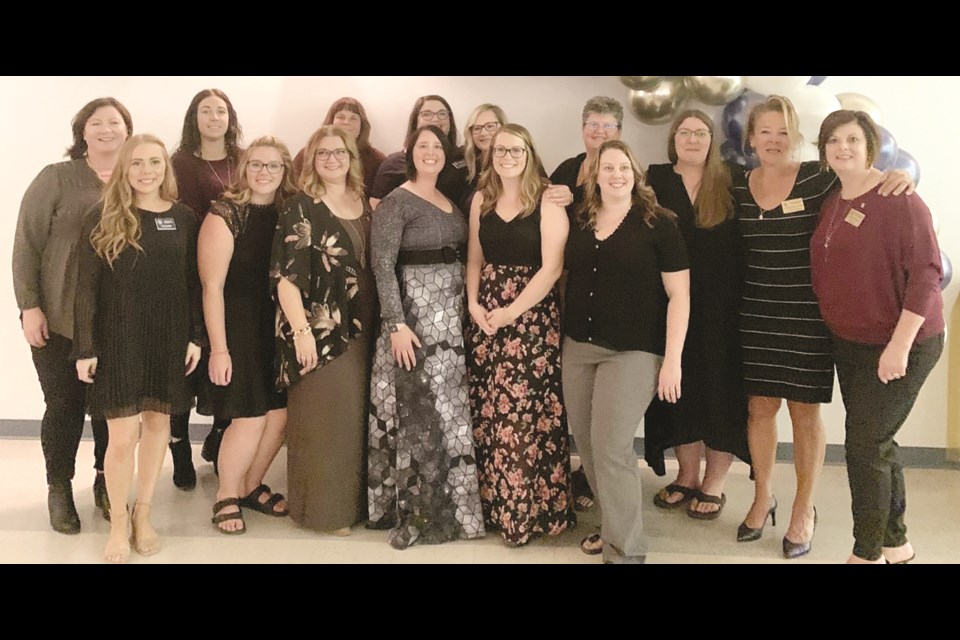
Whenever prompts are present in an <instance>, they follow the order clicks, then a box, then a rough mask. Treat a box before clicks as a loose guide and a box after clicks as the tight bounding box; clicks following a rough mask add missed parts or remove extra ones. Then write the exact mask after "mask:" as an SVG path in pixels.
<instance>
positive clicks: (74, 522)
mask: <svg viewBox="0 0 960 640" xmlns="http://www.w3.org/2000/svg"><path fill="white" fill-rule="evenodd" d="M72 129H73V144H72V145H71V147H70V148H69V149H68V150H67V155H68V156H69V157H70V160H67V161H66V162H59V163H56V164H51V165H48V166H47V167H45V168H44V169H43V171H41V172H40V174H39V175H38V176H37V177H36V178H34V180H33V182H32V183H30V186H29V187H28V188H27V191H26V193H25V194H24V196H23V201H22V203H21V205H20V215H19V218H18V219H17V231H16V236H15V239H14V244H13V289H14V293H15V295H16V298H17V306H18V307H19V308H20V311H21V320H22V324H23V335H24V337H25V338H26V340H27V342H28V343H29V344H30V347H31V352H32V355H33V363H34V366H35V367H36V369H37V377H38V378H39V379H40V386H41V388H42V389H43V398H44V402H45V404H46V410H45V411H44V414H43V422H42V423H41V427H40V443H41V446H42V447H43V457H44V460H45V461H46V467H47V485H48V495H47V507H48V509H49V511H50V525H51V526H52V527H53V529H54V530H55V531H59V532H61V533H78V532H79V531H80V517H79V515H78V514H77V509H76V507H75V506H74V503H73V489H72V484H71V483H72V480H73V475H74V470H75V464H76V457H77V448H78V447H79V445H80V436H81V434H82V432H83V421H84V394H85V391H86V385H84V384H83V383H82V382H80V381H79V380H78V379H77V373H76V369H75V366H74V361H73V360H72V359H71V358H70V350H71V348H72V340H73V301H74V295H75V293H76V288H77V256H76V250H77V243H78V242H79V240H80V228H81V221H82V219H83V216H84V214H86V213H87V211H89V210H90V208H91V207H92V206H93V205H94V204H95V203H96V202H97V201H98V200H99V199H100V193H101V191H102V189H103V185H104V183H105V182H106V181H107V180H109V179H110V175H111V174H112V172H113V168H114V166H115V165H116V163H117V159H118V157H119V155H120V149H121V147H122V146H123V143H124V141H126V139H127V137H128V136H129V135H130V134H131V133H132V132H133V121H132V119H131V117H130V112H129V111H127V109H126V107H124V106H123V105H122V104H121V103H120V102H119V101H117V100H116V99H115V98H98V99H96V100H92V101H90V102H88V103H87V104H86V105H84V107H83V108H82V109H80V111H79V112H77V115H76V116H74V118H73V122H72ZM92 426H93V436H94V443H95V445H94V448H95V456H96V461H95V463H94V466H95V468H96V469H97V476H96V480H95V481H94V485H93V491H94V499H95V502H96V505H97V507H98V508H99V509H100V510H101V512H102V513H103V515H104V517H105V518H107V519H109V513H110V504H109V501H108V500H107V489H106V484H105V482H104V478H103V456H104V454H105V452H106V449H107V425H106V422H105V421H103V420H94V421H93V422H92Z"/></svg>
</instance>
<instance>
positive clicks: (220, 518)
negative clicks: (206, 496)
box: [211, 498, 247, 536]
mask: <svg viewBox="0 0 960 640" xmlns="http://www.w3.org/2000/svg"><path fill="white" fill-rule="evenodd" d="M241 506H242V505H241V504H240V500H239V499H238V498H224V499H223V500H221V501H220V502H217V503H216V504H214V505H213V518H211V521H212V522H213V526H214V527H216V528H217V531H219V532H220V533H222V534H223V535H226V536H238V535H240V534H242V533H246V532H247V525H246V523H245V522H244V521H243V509H241V508H240V507H241ZM227 507H237V509H238V510H237V511H234V512H233V513H220V512H221V511H223V510H224V509H225V508H227ZM227 520H239V521H240V522H241V523H242V524H243V526H242V527H240V528H239V529H237V530H236V531H228V530H226V529H224V528H222V527H221V526H220V523H221V522H226V521H227Z"/></svg>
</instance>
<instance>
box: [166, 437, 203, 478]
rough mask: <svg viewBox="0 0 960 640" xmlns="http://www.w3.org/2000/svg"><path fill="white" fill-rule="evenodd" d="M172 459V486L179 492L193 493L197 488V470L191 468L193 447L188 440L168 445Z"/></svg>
mask: <svg viewBox="0 0 960 640" xmlns="http://www.w3.org/2000/svg"><path fill="white" fill-rule="evenodd" d="M170 455H171V456H172V457H173V484H174V486H175V487H176V488H177V489H180V490H181V491H193V489H194V488H195V487H196V486H197V470H196V469H195V468H194V466H193V447H191V446H190V441H189V440H177V441H176V442H171V443H170Z"/></svg>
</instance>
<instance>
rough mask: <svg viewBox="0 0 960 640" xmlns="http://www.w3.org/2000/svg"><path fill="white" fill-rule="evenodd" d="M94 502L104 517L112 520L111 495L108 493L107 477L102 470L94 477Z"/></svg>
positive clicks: (108, 520)
mask: <svg viewBox="0 0 960 640" xmlns="http://www.w3.org/2000/svg"><path fill="white" fill-rule="evenodd" d="M93 504H94V505H96V507H97V509H99V510H100V513H101V514H102V515H103V519H104V520H106V521H107V522H110V497H109V496H108V495H107V479H106V478H105V477H104V475H103V474H102V473H100V472H97V477H96V478H94V479H93Z"/></svg>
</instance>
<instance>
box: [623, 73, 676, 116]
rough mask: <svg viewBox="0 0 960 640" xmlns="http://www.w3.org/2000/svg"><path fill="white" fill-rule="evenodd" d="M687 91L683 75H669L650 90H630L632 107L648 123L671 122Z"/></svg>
mask: <svg viewBox="0 0 960 640" xmlns="http://www.w3.org/2000/svg"><path fill="white" fill-rule="evenodd" d="M685 97H686V92H685V91H684V89H683V78H682V77H681V76H667V77H665V78H664V79H663V80H662V81H661V82H660V84H658V85H657V86H656V87H655V88H654V89H652V90H650V91H641V90H636V89H634V90H632V91H630V108H631V109H633V113H634V114H635V115H636V116H637V118H639V119H640V121H641V122H645V123H646V124H664V123H665V122H669V121H670V119H671V118H672V117H673V114H674V112H675V111H676V110H677V107H679V106H680V103H681V102H683V99H684V98H685Z"/></svg>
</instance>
